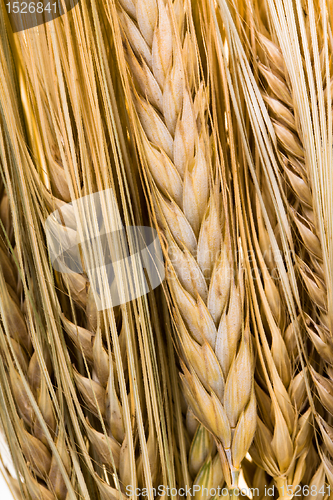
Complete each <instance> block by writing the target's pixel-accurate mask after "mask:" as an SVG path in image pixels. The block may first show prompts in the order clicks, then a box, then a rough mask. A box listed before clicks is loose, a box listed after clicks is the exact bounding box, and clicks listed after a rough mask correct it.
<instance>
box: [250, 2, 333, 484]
mask: <svg viewBox="0 0 333 500" xmlns="http://www.w3.org/2000/svg"><path fill="white" fill-rule="evenodd" d="M306 9H307V11H306V14H305V16H306V18H305V20H304V25H305V28H306V32H307V38H308V40H309V42H310V41H312V40H314V38H313V34H312V33H311V16H312V12H309V9H311V3H309V5H308V6H307V7H306ZM304 12H305V11H304ZM324 16H325V14H324ZM322 22H323V19H321V20H319V21H318V23H317V26H316V29H317V34H316V36H317V37H318V41H319V44H321V45H319V47H316V48H313V49H312V50H313V51H312V53H311V56H312V65H313V66H315V65H316V64H317V60H319V59H320V70H321V72H322V75H321V81H320V83H318V85H320V84H321V85H322V86H323V94H322V95H323V96H325V94H326V99H327V103H328V105H329V106H330V101H328V89H327V83H328V81H327V80H326V78H325V72H326V70H327V69H328V74H330V71H331V68H330V66H329V67H328V68H327V66H325V64H326V61H325V58H326V54H325V47H324V44H323V43H322V42H321V40H322V38H321V36H323V35H321V36H320V33H322V24H321V23H322ZM260 28H262V26H261V25H260V27H259V29H260ZM261 32H263V29H261ZM268 37H269V34H268V33H266V36H264V35H263V34H261V33H260V34H259V43H260V45H259V46H260V50H261V54H262V56H261V57H262V58H264V57H265V58H266V59H265V61H264V63H265V64H263V63H262V62H259V63H258V66H259V70H260V72H261V74H262V76H263V77H264V79H265V81H266V84H267V87H266V90H265V91H264V100H265V102H266V105H267V109H268V111H269V113H270V115H271V119H272V123H273V127H274V130H275V134H276V138H277V146H278V148H277V149H278V154H279V155H280V159H281V162H280V163H281V165H282V167H283V170H284V175H285V178H286V181H287V183H286V188H287V189H286V195H287V196H288V198H289V200H290V201H289V203H290V204H289V207H288V208H289V213H290V218H291V220H292V222H293V223H294V226H295V227H296V228H297V232H298V237H299V241H300V242H301V245H300V246H299V247H297V250H296V266H297V269H298V271H299V274H300V276H301V279H302V283H303V287H305V289H306V290H307V292H308V299H307V301H310V303H311V305H310V307H309V306H308V307H307V304H306V302H305V301H304V300H303V302H302V308H303V311H302V313H303V315H304V317H305V325H306V331H307V333H308V336H309V338H310V340H311V342H312V344H313V345H314V347H315V348H316V350H317V351H318V354H319V355H320V357H321V358H322V359H323V360H324V361H325V365H326V374H327V376H328V377H324V376H323V375H322V374H320V373H317V371H316V370H315V368H314V367H315V366H316V360H311V363H312V365H313V366H312V367H311V369H310V374H311V375H312V378H313V381H314V385H315V387H316V389H317V394H318V397H319V400H320V403H321V405H323V406H324V407H326V408H328V409H329V411H330V412H331V413H332V411H333V406H332V405H331V404H330V403H329V401H328V398H327V396H326V394H327V392H328V391H330V390H331V388H332V381H331V380H330V368H329V367H330V365H331V363H332V360H333V357H332V355H333V350H332V343H331V333H330V332H331V328H332V325H331V320H330V318H331V313H330V293H331V291H330V289H331V286H330V274H329V272H330V271H329V268H328V267H327V265H326V262H327V254H325V252H326V251H327V250H326V248H325V246H323V245H325V239H324V238H323V234H322V224H323V222H322V219H321V215H320V214H321V212H320V208H319V207H318V205H317V203H318V198H317V193H316V192H315V189H316V188H315V186H316V185H315V184H314V182H316V176H315V175H314V173H313V170H314V168H313V166H312V165H313V159H312V160H311V159H310V153H311V149H310V147H309V144H308V143H307V141H306V139H305V134H306V130H305V129H304V120H301V112H300V110H299V108H298V106H299V104H298V102H297V97H295V95H296V96H297V92H298V89H297V88H295V86H294V82H293V80H292V79H290V71H291V69H290V67H289V66H288V65H287V64H285V63H284V56H283V54H282V51H281V50H280V47H279V46H278V45H277V44H276V43H275V42H274V41H272V40H271V39H270V38H268ZM316 50H317V51H318V54H319V53H320V58H319V59H318V57H319V56H318V54H317V53H316ZM329 85H330V83H329ZM325 86H326V90H325ZM319 92H320V91H319ZM320 98H321V96H320V94H319V97H318V100H319V102H320ZM324 125H325V124H324V122H323V123H322V126H323V127H324ZM287 186H288V187H287ZM290 188H291V190H292V192H293V193H294V195H296V197H297V198H296V201H295V199H294V196H293V195H292V194H291V193H290V192H288V189H290ZM323 242H324V243H323ZM306 310H308V313H307V312H306ZM317 370H318V368H317ZM314 414H315V416H316V420H317V424H318V427H319V429H320V432H321V435H322V438H323V442H324V444H325V445H326V446H325V447H322V451H321V457H322V460H323V463H324V465H325V469H326V474H327V476H328V479H329V481H330V483H331V484H332V473H333V467H332V464H331V462H330V461H329V460H328V459H327V458H326V457H325V455H324V449H325V448H326V449H327V451H328V452H329V453H330V455H331V456H333V455H332V451H333V449H332V445H331V444H332V439H331V437H330V436H331V435H332V427H331V426H330V425H329V424H327V423H325V424H324V423H323V419H322V418H321V417H320V415H318V414H317V412H316V411H314Z"/></svg>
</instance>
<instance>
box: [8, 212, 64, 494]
mask: <svg viewBox="0 0 333 500" xmlns="http://www.w3.org/2000/svg"><path fill="white" fill-rule="evenodd" d="M3 206H5V205H3ZM7 207H8V212H7V213H6V210H3V212H2V214H1V215H2V216H1V219H2V221H4V222H5V223H7V226H8V224H9V223H10V221H11V217H10V213H9V206H8V205H7ZM4 226H5V225H2V227H3V228H4ZM6 236H7V234H6V232H5V231H4V237H6ZM7 241H8V240H7ZM1 243H2V242H1ZM14 243H15V242H14ZM2 245H3V247H2V248H0V281H1V290H2V293H1V297H0V310H1V318H2V328H1V354H2V363H3V369H2V373H1V378H2V383H3V384H4V386H3V390H4V388H5V387H6V385H7V387H6V389H7V391H8V392H7V393H5V394H4V392H3V393H2V400H3V405H6V406H8V410H7V411H8V414H10V412H13V413H11V419H12V425H14V423H15V425H14V429H15V430H14V432H15V439H14V438H13V436H10V435H8V431H9V429H8V424H7V423H6V413H5V412H4V411H3V412H2V415H1V420H2V426H3V428H4V429H6V431H7V440H8V442H9V443H10V445H11V447H12V446H13V442H14V441H15V440H16V442H17V443H18V444H19V447H20V448H21V450H22V452H21V453H22V457H24V459H25V461H26V465H25V467H24V465H23V467H24V468H25V469H26V474H24V477H25V485H24V486H23V484H22V483H19V487H20V489H21V491H22V492H23V491H25V488H26V489H27V491H26V493H25V494H28V495H30V496H31V498H40V497H42V498H48V499H55V498H58V499H60V500H61V499H65V498H67V493H68V489H67V486H66V483H65V481H64V478H63V471H64V470H65V471H66V472H67V474H70V472H71V469H72V463H71V459H70V456H69V455H68V453H67V446H68V444H67V435H66V431H65V430H64V426H63V423H61V421H60V420H59V407H57V406H55V404H54V399H53V398H54V393H53V394H52V395H51V394H50V390H49V386H50V384H51V382H50V378H51V376H52V371H53V369H52V364H51V360H50V356H49V354H48V351H47V348H46V345H45V343H44V345H43V343H42V342H38V340H37V335H36V331H35V330H34V329H35V326H34V324H33V323H32V322H31V320H30V321H29V319H28V318H29V316H28V317H27V315H28V310H29V309H30V307H31V306H29V304H27V302H28V300H29V299H28V298H27V297H26V299H25V302H22V301H21V294H22V291H23V287H22V281H21V278H20V276H19V275H18V270H17V267H16V266H17V264H16V265H15V262H14V261H13V259H16V257H15V252H14V253H13V254H11V252H10V249H9V247H8V246H6V245H5V244H3V243H2ZM9 245H10V243H9ZM19 271H21V269H20V268H19ZM4 371H5V372H6V374H5V373H4ZM3 377H6V379H7V384H6V383H4V378H3ZM25 378H26V381H25ZM3 398H5V399H3ZM34 400H35V406H37V408H38V412H36V410H35V407H34V404H33V401H34ZM58 405H59V403H58ZM50 441H51V443H52V442H53V443H54V444H53V446H52V444H51V445H50ZM55 450H56V451H55ZM55 453H56V454H55ZM59 459H60V460H61V462H62V466H60V467H59ZM23 470H24V469H23ZM21 473H22V472H21ZM34 477H35V478H36V479H34ZM67 481H68V480H67Z"/></svg>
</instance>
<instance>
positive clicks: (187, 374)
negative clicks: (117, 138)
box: [114, 1, 255, 489]
mask: <svg viewBox="0 0 333 500" xmlns="http://www.w3.org/2000/svg"><path fill="white" fill-rule="evenodd" d="M149 5H150V4H149ZM187 8H188V6H186V7H185V4H184V6H183V8H182V9H179V10H177V9H174V8H173V7H172V6H171V5H169V4H166V5H164V3H163V2H156V3H155V2H152V5H150V8H149V12H150V14H151V15H152V16H153V17H152V19H151V20H150V23H149V24H150V28H149V29H148V28H147V27H146V25H144V26H143V25H142V12H146V11H147V9H148V7H147V5H146V2H141V1H139V2H137V3H136V6H135V10H134V11H133V10H131V11H130V10H129V8H128V6H127V4H123V3H122V4H121V5H119V10H118V12H117V15H118V18H119V22H120V26H121V28H120V29H121V33H122V37H123V41H124V46H125V53H126V61H127V64H128V67H129V69H130V72H131V76H130V79H131V80H130V81H131V82H133V83H131V84H129V83H127V85H128V86H129V85H131V86H132V90H133V92H132V95H130V94H128V98H129V99H130V102H133V105H134V106H135V111H136V113H135V117H133V120H135V119H137V120H138V125H137V127H138V128H137V134H136V140H137V144H138V147H139V150H140V152H141V158H142V160H143V162H144V166H145V167H146V170H145V171H144V175H145V177H146V179H147V182H148V186H149V188H148V189H149V190H151V195H150V196H149V198H150V199H151V204H152V208H153V214H154V217H156V218H157V221H158V224H159V227H160V228H161V231H162V232H163V235H164V238H165V244H166V251H168V253H167V274H168V281H169V286H170V290H171V294H172V296H173V300H174V303H175V304H176V308H175V312H174V319H175V327H176V332H177V335H178V341H179V344H180V348H181V350H182V352H183V354H184V360H185V363H186V364H183V365H182V366H183V374H182V380H183V387H184V391H185V394H186V397H187V399H188V401H189V404H190V406H191V408H192V410H193V412H194V414H195V415H196V417H197V418H198V419H199V421H200V422H201V423H202V424H203V425H204V426H205V427H206V428H207V429H208V430H210V431H211V432H212V433H213V435H214V436H215V439H216V441H217V446H218V449H219V452H220V457H221V460H222V467H223V473H224V477H225V480H226V482H227V484H228V487H229V488H230V489H233V488H235V487H236V485H237V478H238V474H239V469H240V463H241V460H242V458H243V457H244V456H245V454H246V452H247V450H248V448H249V446H250V443H251V441H252V437H253V433H254V429H255V397H254V390H253V383H252V377H253V375H252V374H253V360H252V353H251V336H250V332H249V326H248V321H247V320H246V317H245V312H244V309H243V307H244V306H243V283H242V279H243V278H242V273H241V272H239V274H238V273H237V271H236V277H235V278H233V277H232V276H231V277H230V275H229V272H230V273H231V274H233V269H234V264H233V261H232V256H231V251H230V247H229V245H230V243H229V242H230V240H229V233H228V216H227V215H225V216H223V215H222V214H223V211H222V210H223V209H222V194H221V187H220V185H219V183H220V180H219V168H218V164H217V163H216V162H217V159H216V158H214V155H213V151H212V140H213V139H212V137H210V134H209V130H208V122H207V120H208V118H207V115H206V109H207V105H208V101H207V100H206V99H207V98H208V94H207V90H206V86H205V83H204V81H203V80H202V79H201V77H200V72H199V71H198V65H197V62H196V61H197V56H196V51H197V48H196V45H195V36H194V34H193V33H192V32H191V30H190V21H189V16H190V12H188V13H187ZM184 12H185V15H184ZM114 15H115V13H114ZM130 15H131V16H132V17H133V16H134V19H135V22H134V21H133V20H132V18H131V17H130ZM146 30H147V31H146ZM120 57H122V56H120ZM128 88H129V87H128ZM192 95H194V98H193V97H192ZM158 112H159V113H158ZM209 192H210V194H209ZM222 192H223V190H222ZM225 269H227V271H226V272H225V271H224V270H225ZM235 269H236V270H237V265H235ZM243 318H244V319H243Z"/></svg>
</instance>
